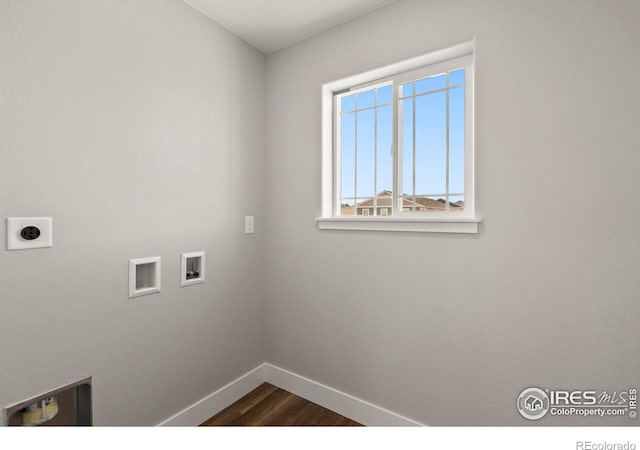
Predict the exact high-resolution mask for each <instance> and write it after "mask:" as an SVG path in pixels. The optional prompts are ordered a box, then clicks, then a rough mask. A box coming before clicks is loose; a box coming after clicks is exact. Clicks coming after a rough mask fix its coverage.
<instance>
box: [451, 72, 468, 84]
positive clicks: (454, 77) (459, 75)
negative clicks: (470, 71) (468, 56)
mask: <svg viewBox="0 0 640 450" xmlns="http://www.w3.org/2000/svg"><path fill="white" fill-rule="evenodd" d="M456 84H464V69H460V70H456V71H455V72H451V73H449V86H455V85H456Z"/></svg>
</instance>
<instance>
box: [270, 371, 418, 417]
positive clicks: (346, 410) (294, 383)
mask: <svg viewBox="0 0 640 450" xmlns="http://www.w3.org/2000/svg"><path fill="white" fill-rule="evenodd" d="M265 378H266V381H267V382H268V383H271V384H273V385H274V386H278V387H279V388H281V389H284V390H286V391H289V392H292V393H294V394H296V395H298V396H300V397H302V398H305V399H307V400H309V401H312V402H313V403H317V404H318V405H320V406H323V407H325V408H327V409H330V410H331V411H334V412H337V413H338V414H342V415H343V416H345V417H348V418H349V419H352V420H355V421H356V422H359V423H361V424H363V425H366V426H369V427H385V426H401V427H402V426H404V427H406V426H410V427H415V426H424V425H423V424H421V423H419V422H416V421H415V420H411V419H409V418H407V417H404V416H401V415H400V414H396V413H394V412H392V411H389V410H386V409H384V408H381V407H379V406H376V405H374V404H372V403H369V402H366V401H364V400H360V399H359V398H356V397H354V396H352V395H349V394H346V393H344V392H341V391H338V390H337V389H333V388H331V387H329V386H325V385H323V384H321V383H318V382H317V381H313V380H310V379H309V378H305V377H303V376H301V375H298V374H295V373H293V372H289V371H288V370H285V369H282V368H280V367H277V366H274V365H272V364H268V363H266V364H265Z"/></svg>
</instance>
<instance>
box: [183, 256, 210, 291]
mask: <svg viewBox="0 0 640 450" xmlns="http://www.w3.org/2000/svg"><path fill="white" fill-rule="evenodd" d="M204 271H205V253H204V252H192V253H183V254H182V255H181V258H180V286H181V287H185V286H191V285H192V284H198V283H204V274H205V272H204Z"/></svg>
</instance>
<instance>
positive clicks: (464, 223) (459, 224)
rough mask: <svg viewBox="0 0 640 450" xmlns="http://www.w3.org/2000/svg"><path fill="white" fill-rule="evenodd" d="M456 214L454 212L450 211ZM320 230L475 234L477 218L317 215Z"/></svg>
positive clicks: (478, 220) (479, 221)
mask: <svg viewBox="0 0 640 450" xmlns="http://www.w3.org/2000/svg"><path fill="white" fill-rule="evenodd" d="M451 214H456V213H451ZM316 222H318V228H319V229H320V230H358V231H401V232H404V231H413V232H418V233H468V234H477V233H478V224H479V223H481V222H482V219H479V218H470V219H466V218H460V219H444V218H443V219H398V218H394V217H393V216H388V217H382V216H375V217H374V216H370V217H363V216H358V217H353V216H344V217H319V218H317V219H316Z"/></svg>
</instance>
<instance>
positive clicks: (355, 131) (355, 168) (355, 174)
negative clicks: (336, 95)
mask: <svg viewBox="0 0 640 450" xmlns="http://www.w3.org/2000/svg"><path fill="white" fill-rule="evenodd" d="M354 105H355V112H354V117H353V158H354V162H353V198H354V201H353V208H354V210H355V214H354V215H355V216H357V215H358V96H357V95H356V96H355V98H354Z"/></svg>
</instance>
